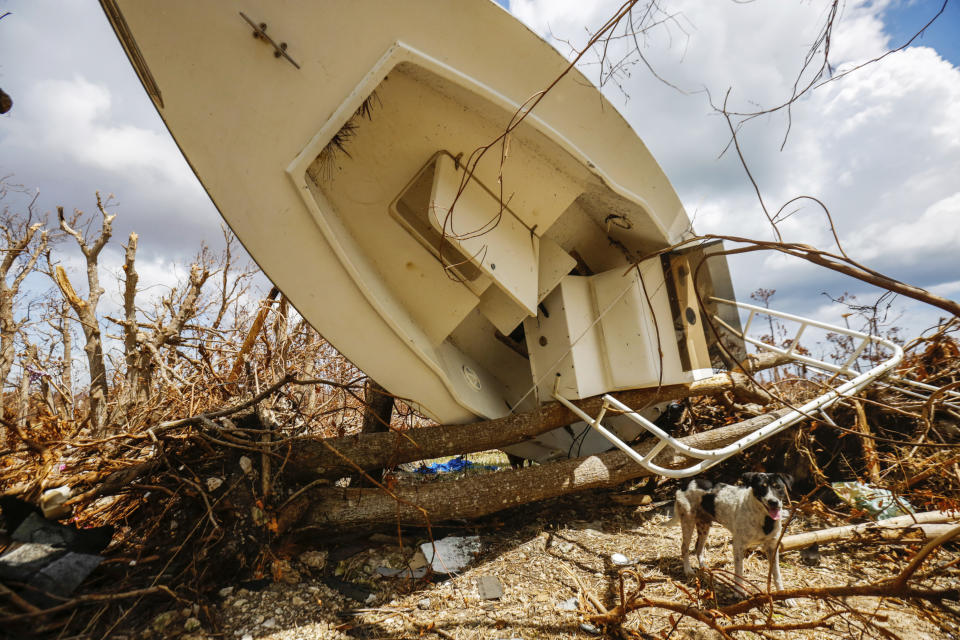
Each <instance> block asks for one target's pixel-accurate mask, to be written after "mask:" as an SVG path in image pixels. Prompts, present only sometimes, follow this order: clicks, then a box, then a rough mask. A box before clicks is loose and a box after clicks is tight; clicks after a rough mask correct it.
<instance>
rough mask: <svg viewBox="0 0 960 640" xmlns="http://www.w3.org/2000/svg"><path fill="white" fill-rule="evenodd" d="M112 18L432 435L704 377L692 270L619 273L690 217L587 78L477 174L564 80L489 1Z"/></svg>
mask: <svg viewBox="0 0 960 640" xmlns="http://www.w3.org/2000/svg"><path fill="white" fill-rule="evenodd" d="M102 4H103V6H104V9H105V11H106V12H107V15H108V17H109V18H110V20H111V22H112V23H113V25H114V28H115V30H116V31H117V34H118V36H119V38H120V40H121V42H122V44H123V45H124V48H125V49H126V51H127V54H128V56H129V57H130V58H131V61H132V62H133V64H134V67H135V68H136V69H137V72H138V74H139V75H140V77H141V79H142V80H143V82H144V86H145V88H146V89H147V91H148V93H150V95H151V97H152V98H153V100H154V103H155V104H156V106H157V109H158V111H159V112H160V114H161V116H162V117H163V119H164V121H165V123H166V124H167V126H168V128H169V129H170V131H171V133H172V134H173V136H174V138H175V139H176V141H177V143H178V144H179V145H180V148H181V150H182V151H183V153H184V155H185V156H186V158H187V159H188V161H189V162H190V164H191V166H192V167H193V169H194V171H195V172H196V174H197V176H198V177H199V179H200V180H201V182H202V183H203V185H204V187H205V188H206V190H207V192H208V193H209V194H210V196H211V198H212V199H213V201H214V202H215V204H216V206H217V207H218V209H219V210H220V212H221V213H222V214H223V216H224V218H225V219H226V220H227V221H228V223H229V224H230V227H231V228H232V229H233V231H234V232H235V233H236V235H237V237H238V238H239V239H240V240H241V242H242V243H243V244H244V246H245V247H246V248H247V250H248V251H249V252H250V254H251V255H252V256H253V257H254V259H255V260H256V261H257V262H258V264H259V265H260V266H261V267H262V268H263V270H264V271H265V272H266V274H267V275H268V276H269V277H270V278H271V280H273V282H274V283H275V284H276V285H277V286H278V287H280V289H281V290H283V291H284V293H285V294H286V295H287V297H288V298H289V299H290V301H291V302H292V303H293V304H294V305H295V306H296V308H297V310H298V311H299V312H300V313H301V314H302V315H303V316H304V317H305V318H306V319H307V320H308V321H309V322H310V323H311V324H312V325H313V326H314V327H316V328H317V329H318V331H320V332H321V333H322V334H323V336H324V337H325V338H326V339H327V340H328V341H330V342H331V343H332V344H333V345H334V346H335V347H336V348H337V349H339V350H340V351H341V352H342V353H343V354H345V355H346V356H347V357H348V358H350V360H352V361H353V362H354V363H355V364H356V365H357V366H358V367H359V368H361V369H362V370H363V371H365V372H366V373H368V375H370V376H371V377H373V378H374V379H376V380H377V381H378V382H379V383H380V384H381V385H383V386H384V387H385V388H386V389H388V390H389V391H390V392H392V393H394V394H396V395H398V396H401V397H404V398H408V399H411V400H413V401H414V402H416V403H417V404H418V405H419V406H420V407H421V408H422V409H423V410H424V411H425V412H427V413H428V414H429V415H431V416H432V417H434V418H435V419H436V420H438V421H440V422H443V423H458V422H469V421H473V420H475V419H477V417H486V418H493V417H499V416H502V415H505V414H507V413H508V412H510V411H511V410H516V409H530V408H532V407H534V406H536V404H537V403H538V402H540V401H541V400H546V399H547V398H548V397H549V395H550V393H552V391H553V390H554V388H556V389H558V390H559V391H560V392H561V393H562V394H563V395H565V396H566V397H570V398H577V397H585V396H586V395H593V394H595V393H601V392H605V391H611V390H615V389H623V388H636V387H642V386H655V385H657V384H660V383H664V384H666V383H674V382H681V381H689V380H692V379H693V378H694V377H696V376H698V375H703V374H704V372H705V371H708V370H709V367H710V357H709V355H708V354H707V340H706V338H705V335H704V333H703V330H702V322H699V323H698V319H699V316H697V317H696V318H692V321H691V322H686V323H684V322H683V321H681V322H680V324H679V325H677V327H679V328H677V327H675V324H677V317H681V318H682V317H683V312H684V311H685V309H686V307H687V306H688V305H689V304H691V302H690V300H691V298H690V291H692V289H691V287H689V286H688V285H689V279H690V278H691V277H692V276H691V275H690V274H689V265H687V263H686V261H685V259H684V258H682V257H680V258H676V259H674V260H673V261H672V262H671V261H670V260H661V259H660V258H654V259H653V260H649V261H646V262H644V263H643V264H642V265H640V267H639V268H637V269H633V270H630V269H628V267H629V265H630V264H631V261H632V260H633V259H635V258H637V257H638V256H642V255H644V254H648V253H649V252H652V251H655V250H658V249H661V248H664V247H667V246H670V245H671V244H673V243H676V242H678V241H680V240H681V239H682V238H683V237H684V234H687V233H689V232H690V222H689V219H688V218H687V216H686V214H685V212H684V210H683V207H682V206H681V204H680V201H679V199H678V198H677V196H676V194H675V192H674V190H673V189H672V187H671V186H670V184H669V181H668V180H667V178H666V176H665V175H664V174H663V172H662V171H661V169H660V168H659V166H658V165H657V163H656V162H655V161H654V159H653V158H652V157H651V155H650V153H649V152H648V151H647V149H646V147H645V146H644V145H643V143H642V142H641V141H640V139H639V138H638V137H637V136H636V134H635V133H634V132H633V131H632V129H631V128H630V126H629V125H628V124H627V122H626V121H625V120H624V119H623V118H622V117H621V116H620V115H619V113H617V111H616V110H615V109H614V108H613V107H612V106H611V105H610V104H609V103H608V102H607V101H606V100H604V99H603V97H602V96H601V94H600V93H599V92H598V91H597V90H596V89H595V88H593V87H592V85H591V84H590V83H589V82H588V81H587V80H586V79H585V78H584V77H583V76H582V75H580V74H579V73H578V72H576V71H572V72H570V73H569V74H568V75H567V76H566V77H565V78H564V79H563V80H561V81H560V82H559V83H558V84H557V85H556V86H555V87H554V88H553V89H552V90H551V91H550V93H549V94H548V95H547V96H546V97H545V98H544V99H543V100H542V102H541V103H540V104H538V105H537V107H536V109H535V110H534V111H533V112H531V113H530V114H529V115H528V116H527V117H526V119H525V120H524V122H523V123H522V124H521V125H520V126H518V127H517V128H516V129H515V130H514V131H513V133H511V135H510V136H509V141H508V144H507V145H506V147H500V146H495V147H494V148H491V149H490V151H489V152H488V153H487V154H486V156H485V157H484V158H483V160H481V161H480V162H479V163H478V164H477V165H476V166H475V167H473V166H472V165H470V166H471V168H472V169H473V173H472V176H471V177H470V178H469V179H465V178H464V165H465V164H466V163H467V160H468V159H469V158H470V156H471V154H472V153H473V152H474V150H475V149H477V148H478V147H481V146H483V145H487V144H489V143H490V142H491V141H493V140H496V139H497V137H498V136H499V135H500V134H502V133H503V131H504V130H505V128H506V127H507V126H508V125H509V123H510V122H511V120H512V119H513V118H514V117H515V114H516V113H517V111H518V110H519V109H520V106H521V105H522V104H524V103H525V102H527V101H528V100H529V99H530V98H531V96H534V95H535V94H536V93H537V92H538V91H541V90H542V89H544V88H545V87H547V86H548V85H549V84H550V83H551V82H552V81H553V80H554V79H555V78H557V77H558V76H559V75H560V74H562V73H563V72H564V70H565V69H566V66H567V61H566V60H564V59H563V58H562V57H561V56H560V55H559V54H558V53H557V52H556V51H554V50H553V49H552V48H551V47H550V46H549V45H548V44H547V43H545V42H544V41H542V40H541V39H540V38H539V37H538V36H536V35H535V34H533V33H532V32H530V31H529V30H528V29H527V28H526V27H525V26H524V25H522V24H521V23H519V22H517V21H516V20H515V19H514V18H513V17H511V16H510V15H509V14H508V13H506V12H505V11H503V10H502V9H501V8H500V7H498V6H497V5H495V4H493V3H492V2H488V1H487V0H456V1H450V0H443V1H440V0H432V1H431V0H405V1H404V2H403V3H384V2H372V1H357V0H349V1H347V0H331V1H327V2H314V1H306V0H302V1H295V0H291V1H287V2H276V1H267V0H241V1H239V2H231V3H220V2H195V1H192V0H169V1H165V2H162V3H150V2H141V1H139V0H136V1H134V0H103V1H102ZM251 25H253V26H251ZM263 25H265V26H263ZM255 30H256V31H258V32H259V35H258V36H257V37H254V34H255ZM266 36H269V39H270V40H271V41H268V39H267V37H266ZM281 47H282V49H281ZM275 54H276V55H275ZM461 186H464V188H463V190H462V193H460V194H459V195H457V194H458V192H459V191H461V189H460V187H461ZM501 201H502V202H503V203H504V204H505V207H501V206H500V205H501ZM454 203H455V204H454ZM684 265H686V266H684ZM671 269H672V270H673V273H671ZM685 292H686V293H685ZM604 301H605V302H604ZM678 305H679V306H678ZM694 308H696V305H695V304H694ZM691 313H692V312H691ZM681 325H682V326H681ZM675 329H676V331H678V332H679V333H678V334H677V336H676V337H675V335H674V332H675ZM624 340H625V341H626V346H624V342H623V341H624ZM618 341H619V342H618ZM660 352H663V354H664V355H663V360H662V362H661V360H660V356H659V353H660ZM544 446H545V447H547V448H550V447H551V446H553V445H549V446H548V445H544ZM562 446H563V445H562V443H561V444H560V445H559V446H558V447H554V448H562Z"/></svg>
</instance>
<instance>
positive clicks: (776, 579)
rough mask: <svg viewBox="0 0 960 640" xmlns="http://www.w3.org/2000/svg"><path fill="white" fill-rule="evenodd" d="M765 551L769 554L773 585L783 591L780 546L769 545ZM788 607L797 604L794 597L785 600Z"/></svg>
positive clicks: (768, 559)
mask: <svg viewBox="0 0 960 640" xmlns="http://www.w3.org/2000/svg"><path fill="white" fill-rule="evenodd" d="M764 551H766V554H767V562H769V563H770V574H771V575H772V577H773V586H774V588H775V589H776V590H777V591H783V578H781V577H780V547H779V546H777V545H776V543H774V544H772V545H768V546H767V547H766V548H765V549H764ZM783 604H785V605H787V606H788V607H790V606H793V605H794V604H796V603H795V602H794V600H793V599H792V598H788V599H786V600H784V601H783Z"/></svg>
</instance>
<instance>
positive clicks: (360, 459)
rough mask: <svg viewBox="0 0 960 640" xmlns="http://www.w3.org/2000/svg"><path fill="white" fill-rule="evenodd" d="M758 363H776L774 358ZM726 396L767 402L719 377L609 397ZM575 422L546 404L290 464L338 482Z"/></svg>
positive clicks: (326, 447) (369, 440)
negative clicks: (358, 471) (732, 394)
mask: <svg viewBox="0 0 960 640" xmlns="http://www.w3.org/2000/svg"><path fill="white" fill-rule="evenodd" d="M762 362H763V363H765V364H766V363H768V362H769V363H775V361H774V360H773V359H765V360H763V361H762ZM766 366H773V364H767V365H766ZM761 368H762V365H761ZM725 391H732V392H735V393H738V394H741V395H747V396H748V397H750V399H751V400H753V401H755V402H761V403H765V402H767V401H768V400H769V396H766V395H765V394H764V393H763V392H760V391H759V390H757V389H756V387H754V386H753V385H752V383H751V382H750V379H749V378H748V377H747V376H745V375H743V374H741V373H724V374H719V375H715V376H712V377H710V378H706V379H704V380H698V381H696V382H691V383H688V384H674V385H668V386H663V387H660V388H658V389H657V388H653V389H638V390H634V391H624V392H620V393H616V394H612V395H614V396H615V397H616V398H617V399H618V400H620V401H621V402H623V403H625V404H627V405H629V406H631V407H637V408H642V407H647V406H650V405H652V404H657V403H659V402H666V401H668V400H675V399H678V398H689V397H692V396H706V395H716V394H719V393H723V392H725ZM602 402H603V400H602V398H601V397H600V396H596V397H593V398H587V399H585V400H578V401H576V402H574V404H576V405H577V406H578V407H580V408H581V409H582V410H584V411H586V412H587V413H588V414H591V415H596V413H597V412H598V411H599V410H600V405H601V403H602ZM578 420H579V418H578V417H577V416H576V415H575V414H574V413H573V412H572V411H570V410H569V409H567V408H566V407H564V406H563V405H561V404H560V403H559V402H550V403H547V404H544V405H542V406H541V407H539V408H538V409H536V410H535V411H529V412H526V413H514V414H510V415H508V416H505V417H503V418H498V419H496V420H485V421H483V422H474V423H471V424H458V425H444V426H438V427H423V428H418V429H408V430H406V431H403V432H396V431H392V432H388V433H360V434H357V435H353V436H346V437H343V438H329V439H326V440H324V441H320V440H311V439H304V440H302V441H299V442H298V443H297V446H296V447H295V448H294V451H293V452H292V455H291V457H290V460H289V464H290V467H291V468H292V469H294V470H296V471H297V472H299V473H300V474H301V475H303V476H306V477H310V478H316V477H321V478H339V477H344V476H348V475H352V474H353V473H355V472H356V469H357V467H359V468H361V469H363V470H365V471H366V470H370V469H382V468H384V467H393V466H396V465H398V464H402V463H404V462H415V461H417V460H427V459H430V458H438V457H440V456H449V455H459V454H463V453H472V452H475V451H486V450H487V449H500V448H502V447H506V446H508V445H511V444H516V443H518V442H523V441H524V440H528V439H530V438H534V437H536V436H538V435H540V434H542V433H545V432H547V431H550V430H551V429H557V428H560V427H565V426H567V425H569V424H573V423H574V422H577V421H578ZM348 460H349V461H350V462H349V463H348V462H347V461H348ZM350 463H352V464H350ZM353 465H356V466H353Z"/></svg>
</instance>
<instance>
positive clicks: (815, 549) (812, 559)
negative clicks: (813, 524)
mask: <svg viewBox="0 0 960 640" xmlns="http://www.w3.org/2000/svg"><path fill="white" fill-rule="evenodd" d="M800 559H801V560H803V564H805V565H807V566H810V567H816V566H818V565H819V564H820V545H819V544H818V543H816V542H814V543H813V544H812V545H810V546H809V547H805V548H803V549H801V550H800Z"/></svg>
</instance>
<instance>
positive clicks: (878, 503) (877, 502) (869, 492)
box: [830, 482, 914, 520]
mask: <svg viewBox="0 0 960 640" xmlns="http://www.w3.org/2000/svg"><path fill="white" fill-rule="evenodd" d="M830 486H831V487H833V490H834V491H835V492H836V494H837V495H838V496H839V497H840V499H841V500H843V501H844V502H846V503H847V504H849V505H850V506H853V507H856V508H858V509H862V510H864V511H866V512H867V513H869V514H870V515H871V516H874V517H875V518H876V519H877V520H886V519H887V518H894V517H896V516H902V515H906V514H908V513H914V510H913V507H912V506H911V505H910V503H909V502H908V501H907V500H906V498H903V497H900V496H895V495H894V494H893V492H892V491H890V490H889V489H878V488H877V487H872V486H870V485H867V484H864V483H862V482H834V483H832V484H831V485H830Z"/></svg>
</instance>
